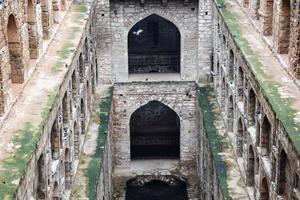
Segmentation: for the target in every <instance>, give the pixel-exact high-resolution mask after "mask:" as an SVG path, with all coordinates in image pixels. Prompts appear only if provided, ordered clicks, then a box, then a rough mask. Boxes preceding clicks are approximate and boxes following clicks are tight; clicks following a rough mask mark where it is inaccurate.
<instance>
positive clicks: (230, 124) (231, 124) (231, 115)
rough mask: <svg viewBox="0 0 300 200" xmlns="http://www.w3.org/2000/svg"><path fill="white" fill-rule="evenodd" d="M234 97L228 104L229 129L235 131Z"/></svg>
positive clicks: (230, 98)
mask: <svg viewBox="0 0 300 200" xmlns="http://www.w3.org/2000/svg"><path fill="white" fill-rule="evenodd" d="M233 105H234V104H233V97H232V95H231V96H230V97H229V99H228V104H227V122H228V131H233V117H234V108H233Z"/></svg>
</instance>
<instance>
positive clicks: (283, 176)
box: [278, 150, 288, 196]
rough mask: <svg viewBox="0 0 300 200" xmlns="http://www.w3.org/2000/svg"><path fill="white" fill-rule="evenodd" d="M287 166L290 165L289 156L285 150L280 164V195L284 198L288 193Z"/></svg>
mask: <svg viewBox="0 0 300 200" xmlns="http://www.w3.org/2000/svg"><path fill="white" fill-rule="evenodd" d="M287 164H288V158H287V155H286V153H285V151H284V150H281V153H280V164H279V183H278V194H279V195H282V196H284V195H287V193H288V187H287V184H288V181H287Z"/></svg>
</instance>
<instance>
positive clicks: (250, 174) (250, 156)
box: [247, 145, 255, 186]
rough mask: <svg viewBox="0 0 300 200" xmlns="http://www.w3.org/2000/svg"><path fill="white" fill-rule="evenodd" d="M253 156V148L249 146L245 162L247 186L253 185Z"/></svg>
mask: <svg viewBox="0 0 300 200" xmlns="http://www.w3.org/2000/svg"><path fill="white" fill-rule="evenodd" d="M254 168H255V155H254V150H253V146H252V145H249V149H248V162H247V185H249V186H253V185H254V170H255V169H254Z"/></svg>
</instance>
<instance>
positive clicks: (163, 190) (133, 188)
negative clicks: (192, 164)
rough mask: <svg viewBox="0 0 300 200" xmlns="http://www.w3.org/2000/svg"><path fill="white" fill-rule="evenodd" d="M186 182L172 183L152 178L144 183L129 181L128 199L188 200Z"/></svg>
mask: <svg viewBox="0 0 300 200" xmlns="http://www.w3.org/2000/svg"><path fill="white" fill-rule="evenodd" d="M187 199H188V198H187V190H186V184H185V182H183V181H176V182H173V183H172V184H170V183H167V182H163V181H160V180H152V181H150V182H146V183H144V184H137V183H136V182H135V181H128V182H127V188H126V200H187Z"/></svg>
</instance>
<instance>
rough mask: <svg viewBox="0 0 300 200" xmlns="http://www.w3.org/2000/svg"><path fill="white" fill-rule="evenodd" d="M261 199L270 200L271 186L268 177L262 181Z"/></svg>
mask: <svg viewBox="0 0 300 200" xmlns="http://www.w3.org/2000/svg"><path fill="white" fill-rule="evenodd" d="M259 199H260V200H269V184H268V181H267V179H266V177H264V178H263V179H262V180H261V186H260V197H259Z"/></svg>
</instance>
